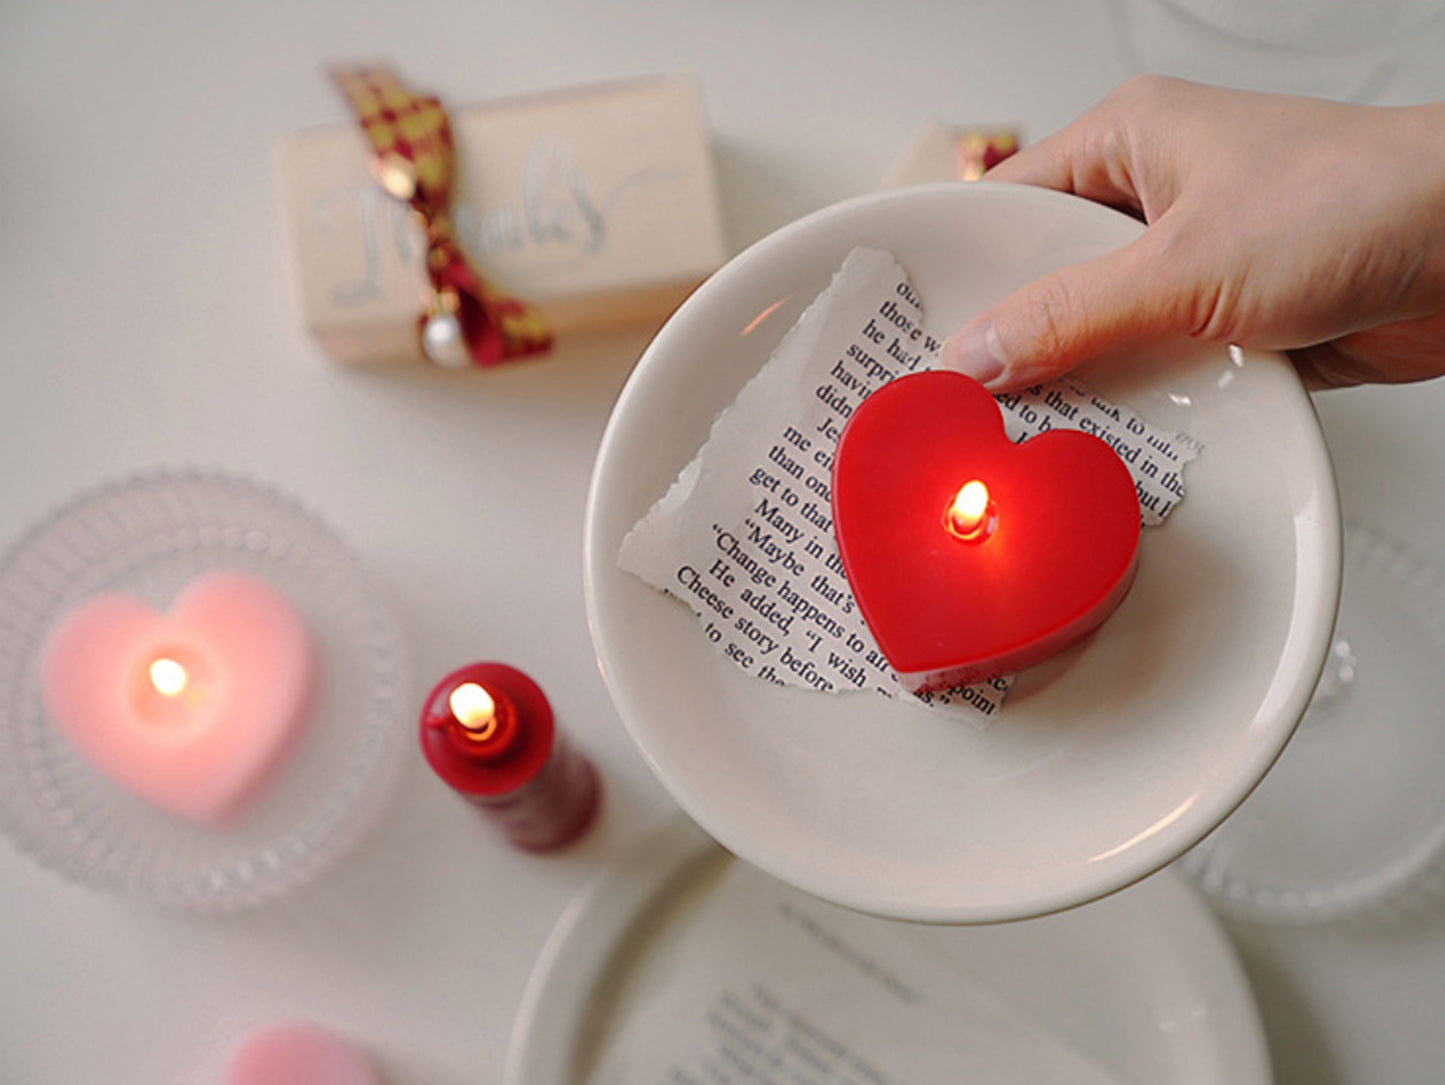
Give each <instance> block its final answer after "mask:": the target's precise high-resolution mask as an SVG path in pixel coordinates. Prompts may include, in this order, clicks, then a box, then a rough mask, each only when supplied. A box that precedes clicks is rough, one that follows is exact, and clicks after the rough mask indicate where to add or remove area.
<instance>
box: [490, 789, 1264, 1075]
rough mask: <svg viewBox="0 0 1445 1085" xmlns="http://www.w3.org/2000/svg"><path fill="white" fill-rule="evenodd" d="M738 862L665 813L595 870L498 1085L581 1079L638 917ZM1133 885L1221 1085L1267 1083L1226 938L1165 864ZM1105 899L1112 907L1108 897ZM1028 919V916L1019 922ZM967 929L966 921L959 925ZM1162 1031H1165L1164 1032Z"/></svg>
mask: <svg viewBox="0 0 1445 1085" xmlns="http://www.w3.org/2000/svg"><path fill="white" fill-rule="evenodd" d="M719 860H721V861H726V862H740V861H741V860H739V859H737V858H736V857H733V856H731V855H729V853H727V852H726V851H724V850H723V849H722V848H721V847H720V846H719V845H718V844H717V843H716V841H714V840H713V839H712V838H711V837H709V836H707V835H706V834H705V833H704V832H702V831H701V830H700V829H699V828H698V827H697V826H696V825H695V824H693V823H692V822H690V821H688V820H686V819H685V818H681V817H675V818H672V819H670V820H669V821H668V822H667V823H666V824H664V825H663V826H662V827H661V828H660V829H659V830H656V831H655V832H654V833H653V834H651V835H649V836H648V837H646V838H645V839H644V841H643V842H642V844H641V845H640V846H638V847H635V848H634V849H633V850H632V851H631V852H630V853H628V854H627V855H626V856H624V858H623V859H622V860H621V861H620V862H618V863H617V864H615V865H614V866H612V867H611V868H609V869H608V870H606V871H604V872H603V873H602V874H600V875H599V876H598V877H597V878H595V879H594V880H593V882H592V883H591V884H590V885H589V886H588V887H586V888H585V889H584V890H583V891H582V892H580V893H579V894H578V895H577V896H576V897H575V898H574V899H573V900H572V902H571V903H570V904H569V906H568V907H567V909H566V910H565V911H564V913H563V914H562V916H561V917H560V918H559V919H558V921H557V923H556V924H555V926H554V927H553V929H552V932H551V933H550V935H549V936H548V937H547V940H546V942H545V943H544V945H543V948H542V951H541V953H540V954H539V956H538V958H537V962H536V964H535V965H534V967H533V970H532V973H531V975H530V976H529V977H528V980H527V984H526V987H525V988H524V991H523V995H522V1000H521V1004H520V1006H519V1008H518V1012H517V1016H516V1018H515V1020H514V1022H513V1027H512V1032H511V1036H510V1039H509V1042H508V1048H507V1061H506V1069H505V1072H504V1074H503V1085H544V1083H545V1085H581V1082H580V1081H579V1080H578V1079H577V1077H576V1074H577V1069H578V1065H577V1064H578V1062H579V1060H580V1057H581V1051H580V1044H581V1040H582V1038H583V1037H584V1035H585V1034H586V1031H587V1029H588V1028H589V1024H590V1022H591V1020H592V1017H593V1015H594V1013H595V1012H597V1011H596V1010H595V1009H594V1005H593V1003H594V1000H595V999H596V998H597V997H598V996H599V995H600V994H601V993H602V992H603V991H604V989H605V987H606V984H607V980H608V976H609V972H610V970H611V969H612V968H613V967H614V966H615V965H617V964H618V957H619V952H620V947H622V946H623V945H624V944H626V943H628V942H629V940H630V938H632V937H634V936H636V935H637V933H638V932H637V931H636V930H635V929H634V928H635V927H637V925H638V924H639V922H640V920H641V917H643V916H644V915H646V914H647V913H649V912H650V911H652V909H653V908H654V907H655V906H657V905H658V904H659V903H664V904H665V902H666V900H667V898H668V897H669V895H670V894H671V893H673V892H675V891H678V890H680V889H685V888H686V887H687V885H688V884H689V882H688V875H689V874H691V873H692V872H694V871H697V870H698V869H700V868H703V869H710V868H711V865H712V863H713V862H715V861H719ZM1130 892H1134V893H1140V894H1148V895H1149V896H1150V898H1151V900H1150V902H1149V905H1150V906H1149V907H1148V908H1147V909H1145V911H1146V914H1148V915H1149V916H1150V917H1151V918H1157V920H1158V922H1159V929H1160V930H1161V931H1162V932H1163V933H1164V934H1165V935H1167V937H1168V939H1169V942H1170V944H1171V945H1173V946H1175V947H1176V948H1177V949H1178V950H1179V951H1180V954H1181V956H1184V957H1187V958H1188V959H1189V961H1190V964H1191V968H1190V972H1189V974H1190V975H1191V976H1193V977H1196V978H1197V980H1198V984H1199V986H1200V987H1201V988H1205V987H1206V986H1207V987H1208V989H1210V990H1212V991H1213V992H1214V993H1215V997H1214V998H1213V999H1212V1000H1211V1002H1210V1006H1211V1009H1212V1010H1213V1011H1215V1019H1216V1023H1217V1024H1218V1029H1217V1031H1218V1033H1219V1034H1220V1035H1221V1036H1225V1037H1227V1042H1221V1043H1220V1044H1219V1045H1218V1047H1217V1048H1216V1049H1214V1050H1212V1051H1211V1052H1210V1053H1209V1054H1210V1055H1212V1056H1214V1058H1215V1059H1216V1060H1217V1061H1218V1064H1219V1066H1220V1067H1221V1069H1222V1071H1223V1073H1222V1076H1221V1077H1220V1078H1219V1079H1218V1082H1219V1085H1226V1083H1227V1085H1273V1082H1274V1076H1273V1070H1272V1068H1271V1062H1270V1056H1269V1046H1268V1040H1267V1037H1266V1033H1265V1029H1264V1025H1263V1022H1262V1020H1261V1018H1260V1016H1259V1011H1258V1008H1257V1004H1256V1001H1255V998H1254V993H1253V991H1252V989H1251V988H1250V985H1249V981H1248V978H1247V977H1246V975H1245V973H1244V969H1243V967H1242V966H1241V964H1240V962H1239V959H1238V956H1237V955H1236V953H1235V951H1234V947H1233V945H1232V943H1231V942H1230V941H1229V938H1228V936H1227V935H1226V934H1225V932H1224V930H1223V928H1222V927H1221V926H1220V925H1219V922H1218V920H1217V919H1215V917H1214V915H1213V914H1212V913H1211V912H1210V911H1209V910H1208V909H1207V908H1206V907H1205V906H1204V904H1203V903H1202V902H1201V901H1200V900H1199V898H1198V897H1197V896H1196V895H1195V894H1194V892H1193V891H1192V890H1191V889H1189V887H1188V886H1187V884H1186V883H1185V882H1184V880H1183V879H1182V878H1181V877H1180V876H1179V875H1178V874H1176V873H1174V872H1173V871H1172V870H1163V871H1160V872H1159V873H1157V874H1155V875H1154V876H1153V877H1151V878H1149V879H1148V880H1146V881H1145V882H1142V883H1140V884H1139V885H1137V886H1135V887H1133V888H1132V889H1131V890H1130ZM1103 906H1109V905H1108V902H1105V904H1104V905H1103ZM1025 922H1027V921H1025ZM961 929H965V930H966V928H961ZM1159 1035H1160V1036H1161V1037H1166V1039H1165V1040H1164V1042H1168V1041H1167V1036H1166V1034H1165V1033H1164V1032H1163V1031H1162V1030H1161V1031H1160V1032H1159Z"/></svg>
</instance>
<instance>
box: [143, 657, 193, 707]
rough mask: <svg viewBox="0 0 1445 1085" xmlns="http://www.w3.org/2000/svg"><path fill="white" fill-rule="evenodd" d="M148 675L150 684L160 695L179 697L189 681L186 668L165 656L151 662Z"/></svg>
mask: <svg viewBox="0 0 1445 1085" xmlns="http://www.w3.org/2000/svg"><path fill="white" fill-rule="evenodd" d="M150 676H151V685H153V686H155V688H156V692H157V693H159V694H160V695H161V696H162V697H179V696H180V695H181V694H182V693H184V692H185V691H186V686H187V685H188V684H189V683H190V675H188V674H187V673H186V668H185V667H183V666H182V665H181V664H179V663H177V662H176V661H175V660H174V659H168V658H166V657H165V656H162V657H161V658H159V659H157V660H154V661H153V662H152V663H151V669H150Z"/></svg>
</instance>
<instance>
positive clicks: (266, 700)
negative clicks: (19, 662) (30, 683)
mask: <svg viewBox="0 0 1445 1085" xmlns="http://www.w3.org/2000/svg"><path fill="white" fill-rule="evenodd" d="M313 670H314V652H313V649H312V646H311V638H310V636H309V634H308V632H307V629H306V627H305V625H304V623H303V622H302V621H301V619H300V617H299V616H298V615H297V614H296V611H295V609H294V608H293V607H292V606H291V604H290V603H289V602H288V601H287V600H286V598H285V597H284V596H282V595H281V593H280V592H278V591H277V590H276V589H275V588H273V587H271V586H270V585H269V584H267V583H265V582H264V581H262V580H259V579H257V578H256V577H253V576H250V575H248V574H245V573H240V572H229V571H228V572H220V573H213V574H210V575H208V576H205V577H203V578H201V579H199V580H196V581H195V582H193V583H192V584H191V585H190V586H189V587H188V588H187V589H186V591H185V592H183V593H182V594H181V595H180V596H179V597H178V598H177V599H176V601H175V603H174V605H173V606H172V607H171V609H170V610H169V611H167V612H166V613H164V614H158V613H156V612H155V611H154V610H152V609H151V608H150V607H149V606H148V605H147V604H146V603H145V602H143V601H142V600H140V599H137V598H135V597H134V596H131V595H123V594H106V595H98V596H95V597H93V598H91V599H89V600H88V601H86V602H85V603H83V604H81V605H80V606H78V607H77V608H76V609H74V610H73V611H71V612H70V613H69V614H68V615H66V616H65V617H64V618H63V619H62V620H61V621H60V623H59V624H58V625H57V626H56V628H55V629H54V631H53V632H52V633H51V635H50V638H49V640H48V642H47V643H46V645H45V648H44V651H43V654H42V658H41V695H42V697H43V699H44V702H45V707H46V710H47V711H48V712H49V714H50V716H51V718H52V719H53V720H54V721H55V725H56V727H57V728H58V729H59V730H60V732H61V733H62V734H63V735H64V736H65V737H66V739H67V740H68V741H69V742H70V743H71V745H72V746H74V747H75V748H76V749H77V750H78V751H79V752H80V753H81V754H82V755H83V756H84V757H85V758H86V759H87V760H88V761H89V762H90V763H91V764H92V765H93V766H94V767H95V768H96V769H97V770H98V771H100V772H101V773H102V774H104V775H105V776H107V777H109V778H110V779H111V780H113V781H114V782H115V783H117V784H119V785H121V786H122V787H124V788H126V789H127V790H129V791H131V792H132V793H133V794H135V795H138V796H139V797H141V798H143V799H145V800H147V801H149V802H151V803H153V804H154V805H156V806H159V807H161V808H162V809H165V810H168V811H170V812H171V813H174V814H179V815H180V816H182V817H185V818H189V819H191V820H194V821H199V822H208V823H222V822H225V821H226V820H228V819H230V818H232V817H233V816H235V815H236V814H237V813H239V812H240V811H241V810H242V809H243V808H244V807H245V805H246V804H247V803H248V801H249V800H250V799H252V798H253V797H254V796H255V795H256V794H257V792H258V791H259V790H260V789H261V788H262V786H263V784H264V783H265V782H266V781H267V779H268V778H269V777H270V776H271V775H272V774H273V773H274V772H275V771H276V770H277V769H278V768H279V767H280V765H281V764H282V763H283V761H284V755H285V754H286V752H287V751H288V749H289V748H290V747H291V745H292V743H293V741H294V740H295V738H296V736H297V734H298V732H299V731H300V729H301V727H302V725H303V723H304V721H305V718H306V715H307V712H306V709H307V701H308V699H309V694H310V691H311V686H312V682H313Z"/></svg>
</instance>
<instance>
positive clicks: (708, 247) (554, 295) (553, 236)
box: [279, 76, 726, 362]
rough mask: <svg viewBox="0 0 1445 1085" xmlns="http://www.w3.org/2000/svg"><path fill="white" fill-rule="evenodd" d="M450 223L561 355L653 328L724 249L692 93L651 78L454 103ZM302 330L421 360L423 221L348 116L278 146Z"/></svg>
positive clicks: (352, 356) (333, 344) (373, 358)
mask: <svg viewBox="0 0 1445 1085" xmlns="http://www.w3.org/2000/svg"><path fill="white" fill-rule="evenodd" d="M451 120H452V127H453V130H454V132H455V136H456V143H457V184H456V189H455V196H454V198H453V201H452V219H453V222H454V223H455V226H456V230H457V235H458V237H459V239H460V240H461V243H462V245H463V246H464V248H465V249H466V251H467V254H468V256H469V257H470V258H471V260H472V262H473V264H474V265H475V266H476V267H477V268H478V269H479V270H480V271H481V273H482V275H483V276H484V277H485V279H486V280H487V281H488V283H489V284H490V285H491V286H493V287H494V288H495V289H497V290H498V291H501V292H504V293H508V294H512V295H515V296H518V297H521V298H524V299H526V300H527V301H530V302H532V303H533V304H534V305H536V306H537V307H538V308H539V309H540V310H541V312H542V315H543V317H544V318H545V319H546V320H547V321H548V323H549V325H550V327H551V329H552V331H553V332H554V333H555V334H556V336H557V339H558V343H559V346H561V347H565V345H566V343H567V342H568V341H569V340H571V339H573V338H574V337H577V336H581V335H585V334H588V333H592V332H599V331H607V330H613V329H621V328H635V327H640V326H646V325H657V324H660V323H661V322H662V320H663V319H664V318H665V317H666V316H667V315H668V314H669V313H670V312H671V311H672V310H673V309H674V308H675V307H676V306H677V304H678V303H679V302H681V301H682V299H683V298H685V297H686V296H687V294H688V293H689V292H690V291H691V290H692V289H693V287H695V286H696V285H697V284H698V283H699V282H701V281H702V280H703V279H704V278H706V277H707V275H708V274H710V273H711V272H712V271H713V270H714V269H716V268H717V267H718V265H720V264H721V263H722V262H723V260H724V258H725V256H726V253H725V250H724V242H723V235H722V222H721V215H720V213H719V210H718V200H717V187H716V181H715V177H714V174H713V166H712V153H711V148H710V146H709V141H708V134H707V127H706V121H705V118H704V115H703V110H702V101H701V95H700V93H699V90H698V87H697V85H696V83H695V82H694V81H693V80H691V79H688V78H683V77H673V76H651V77H643V78H637V79H630V80H626V81H620V82H615V83H608V84H602V85H598V86H589V87H581V88H575V89H568V90H559V91H555V92H550V93H543V94H537V95H532V96H529V97H522V98H514V99H508V100H501V101H496V102H489V103H484V104H480V105H472V106H465V107H460V108H455V109H452V110H451ZM279 160H280V170H281V180H282V192H283V201H284V210H285V214H286V222H287V230H288V233H289V237H290V247H291V254H292V264H293V276H294V284H295V289H296V294H297V298H298V302H299V306H300V310H301V315H302V320H303V322H304V324H305V325H306V327H307V329H308V330H309V331H310V332H311V334H312V335H313V336H314V337H315V338H316V340H317V341H318V342H319V343H320V345H321V347H322V349H324V350H325V351H326V353H328V354H329V355H331V356H332V357H334V358H336V359H338V360H340V361H345V362H384V361H394V360H403V359H413V360H415V359H420V358H421V353H420V349H419V346H418V340H417V319H418V317H419V315H420V314H421V312H422V310H423V308H424V306H425V303H426V300H427V298H428V296H429V293H430V292H429V288H428V286H427V281H426V275H425V271H424V269H423V255H424V253H423V241H422V233H421V230H420V228H419V227H418V226H417V225H416V224H415V223H414V222H413V221H412V218H411V214H410V212H409V210H408V209H407V207H406V206H405V205H404V204H403V203H401V202H400V201H398V200H395V199H394V198H392V197H391V196H389V195H388V194H387V193H386V192H385V191H384V190H383V189H382V188H381V187H380V185H378V184H377V183H376V181H375V180H374V179H373V177H372V173H371V168H370V153H369V148H368V146H367V142H366V139H365V137H364V135H363V134H362V132H361V130H360V128H359V127H358V126H357V125H355V124H338V125H335V126H331V127H327V128H321V129H314V130H310V131H305V132H300V133H297V134H295V135H292V136H290V137H287V138H285V139H283V140H282V141H281V144H280V147H279Z"/></svg>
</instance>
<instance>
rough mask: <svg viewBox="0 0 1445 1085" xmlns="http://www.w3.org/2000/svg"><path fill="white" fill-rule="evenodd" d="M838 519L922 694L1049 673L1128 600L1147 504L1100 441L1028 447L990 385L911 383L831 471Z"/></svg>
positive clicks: (925, 378) (855, 434)
mask: <svg viewBox="0 0 1445 1085" xmlns="http://www.w3.org/2000/svg"><path fill="white" fill-rule="evenodd" d="M832 497H833V520H834V530H835V532H836V534H837V538H838V549H839V552H840V555H841V557H842V560H843V567H844V570H845V572H846V574H847V577H848V582H849V584H850V585H851V586H852V588H853V594H854V596H855V598H856V599H857V601H858V606H859V609H860V610H861V611H862V613H863V617H864V620H865V621H866V622H867V623H868V628H869V629H870V630H871V631H872V633H873V636H874V638H875V639H876V640H877V641H878V646H879V648H880V649H881V650H882V652H883V654H884V656H885V657H887V659H888V662H889V663H890V664H891V665H892V667H893V669H894V670H895V671H897V672H898V676H899V678H900V679H901V680H902V681H903V683H904V685H905V686H907V687H908V688H909V689H911V690H913V691H915V692H917V691H921V690H927V689H941V688H945V687H949V686H956V685H965V684H967V683H970V682H977V681H981V680H983V679H986V678H990V677H993V676H996V675H1000V674H1005V673H1010V672H1012V671H1016V670H1019V669H1022V668H1024V667H1027V666H1030V665H1032V664H1034V663H1038V662H1040V661H1041V660H1043V659H1045V658H1047V657H1049V656H1051V655H1054V654H1055V653H1057V652H1060V651H1062V650H1063V649H1065V648H1067V647H1068V646H1069V645H1071V644H1074V643H1075V642H1077V641H1078V640H1080V639H1082V638H1083V637H1085V636H1087V635H1088V634H1089V633H1090V632H1092V631H1093V630H1094V629H1095V628H1097V627H1098V625H1099V624H1100V623H1101V622H1102V621H1103V620H1104V619H1105V618H1107V617H1108V616H1109V614H1110V613H1111V612H1112V611H1113V610H1114V608H1115V607H1116V606H1118V605H1119V603H1120V602H1121V601H1122V600H1123V598H1124V596H1125V594H1126V593H1127V592H1128V589H1129V584H1130V582H1131V581H1132V579H1133V575H1134V565H1135V558H1136V555H1137V553H1138V546H1139V500H1138V496H1137V493H1136V491H1135V488H1134V482H1133V479H1132V478H1131V477H1130V475H1129V471H1128V468H1127V467H1125V466H1124V463H1123V461H1122V460H1120V459H1119V457H1118V456H1117V455H1116V454H1115V453H1114V451H1113V450H1112V449H1111V448H1110V447H1109V446H1108V445H1106V444H1105V443H1104V442H1103V441H1101V440H1099V439H1098V438H1096V437H1092V436H1090V435H1088V434H1086V433H1081V432H1078V431H1076V430H1052V431H1049V432H1047V433H1043V434H1040V435H1039V436H1037V437H1034V438H1033V439H1031V440H1028V441H1025V442H1023V443H1022V444H1017V445H1016V444H1014V443H1012V442H1011V441H1010V440H1009V439H1008V437H1007V435H1006V434H1005V432H1004V426H1003V418H1002V415H1001V414H1000V413H999V408H998V404H997V403H995V402H994V399H993V397H992V396H991V395H989V393H988V392H987V391H985V390H984V388H983V386H982V385H980V384H979V383H978V382H977V381H974V380H972V379H970V378H969V377H965V376H963V375H962V374H959V373H952V372H944V371H933V372H925V373H917V374H913V375H910V376H906V377H900V378H898V379H897V380H894V381H891V382H890V383H888V384H886V385H884V386H883V387H882V388H881V389H879V390H878V391H877V392H875V393H874V394H873V395H871V396H869V397H868V398H867V399H866V400H864V401H863V403H862V404H861V405H860V406H859V407H858V409H857V410H856V411H854V413H853V416H852V417H851V418H850V419H849V421H848V424H847V426H846V427H844V430H843V434H842V436H841V437H840V438H839V441H838V450H837V454H836V456H835V457H834V462H833V494H832Z"/></svg>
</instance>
